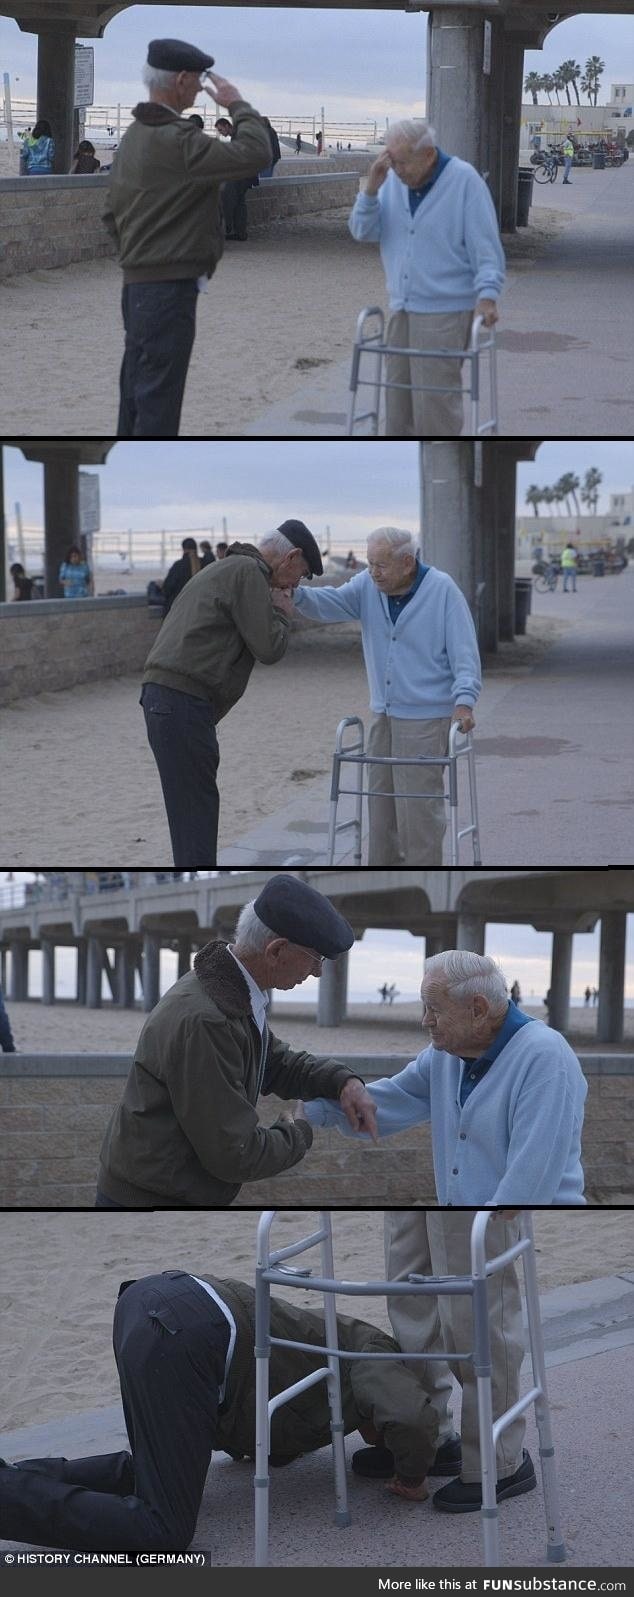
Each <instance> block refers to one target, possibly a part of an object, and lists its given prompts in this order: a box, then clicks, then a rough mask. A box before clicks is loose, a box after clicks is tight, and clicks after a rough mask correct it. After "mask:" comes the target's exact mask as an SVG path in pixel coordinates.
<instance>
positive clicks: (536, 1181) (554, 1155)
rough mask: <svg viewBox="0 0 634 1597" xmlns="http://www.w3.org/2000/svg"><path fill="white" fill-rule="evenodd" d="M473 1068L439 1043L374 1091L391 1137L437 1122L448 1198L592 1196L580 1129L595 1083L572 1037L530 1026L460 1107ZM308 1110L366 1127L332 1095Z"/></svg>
mask: <svg viewBox="0 0 634 1597" xmlns="http://www.w3.org/2000/svg"><path fill="white" fill-rule="evenodd" d="M464 1068H465V1067H464V1064H463V1061H462V1060H461V1059H457V1058H455V1057H454V1056H453V1055H452V1054H447V1053H442V1052H441V1051H440V1050H439V1049H437V1048H434V1047H430V1048H426V1049H425V1051H424V1053H422V1054H419V1056H418V1058H417V1059H414V1060H413V1061H412V1063H411V1064H409V1065H406V1067H405V1069H404V1070H401V1071H400V1072H399V1074H398V1075H396V1076H392V1077H389V1078H386V1079H385V1080H383V1081H376V1082H372V1083H371V1084H370V1085H368V1089H367V1090H368V1092H369V1093H370V1094H371V1096H372V1098H374V1101H375V1103H376V1105H377V1110H378V1115H377V1119H378V1128H379V1135H380V1136H382V1137H387V1136H390V1135H391V1134H392V1133H393V1132H396V1131H405V1130H406V1128H407V1127H408V1126H415V1125H418V1123H419V1122H420V1121H423V1120H431V1132H432V1146H433V1155H434V1172H435V1176H436V1190H437V1193H438V1202H439V1204H441V1205H446V1206H447V1207H452V1206H455V1205H459V1204H466V1205H468V1206H469V1207H471V1206H472V1205H473V1206H476V1207H488V1205H490V1204H501V1205H509V1206H512V1207H514V1208H529V1207H530V1206H531V1205H533V1204H540V1203H544V1204H573V1203H574V1204H577V1203H580V1204H582V1203H585V1198H584V1196H583V1186H584V1180H583V1170H582V1168H581V1128H582V1125H583V1112H584V1103H585V1099H586V1094H587V1091H588V1087H587V1083H586V1080H585V1077H584V1075H583V1071H582V1069H581V1066H580V1064H579V1061H578V1059H577V1057H576V1055H575V1054H573V1052H572V1049H571V1048H569V1047H568V1044H567V1042H566V1040H565V1038H564V1037H562V1036H561V1035H560V1033H559V1032H557V1031H551V1030H550V1029H549V1027H548V1026H544V1025H543V1024H542V1022H541V1021H534V1022H533V1023H532V1025H530V1026H522V1027H521V1028H520V1030H519V1031H516V1032H515V1033H514V1035H513V1036H512V1037H511V1039H510V1041H509V1042H508V1043H507V1045H506V1048H503V1050H502V1052H501V1053H500V1054H498V1057H497V1059H496V1060H494V1062H493V1064H492V1065H491V1067H490V1069H489V1070H488V1071H487V1073H486V1075H485V1076H483V1078H482V1080H481V1081H480V1082H478V1085H477V1087H475V1088H474V1091H473V1092H472V1093H471V1094H470V1096H469V1097H468V1098H467V1100H466V1103H465V1104H464V1106H463V1108H461V1107H460V1100H459V1091H460V1082H461V1079H462V1073H463V1070H464ZM304 1113H305V1118H306V1120H308V1121H309V1122H310V1124H311V1125H312V1126H336V1128H337V1130H338V1131H341V1132H342V1133H343V1135H344V1136H356V1135H358V1133H356V1132H353V1131H352V1129H351V1127H350V1125H349V1124H348V1121H347V1120H346V1117H345V1115H344V1113H343V1111H342V1110H341V1109H339V1108H338V1107H337V1105H336V1104H334V1103H331V1102H330V1101H329V1100H327V1099H325V1098H316V1099H314V1100H313V1102H311V1103H307V1104H306V1105H305V1111H304ZM364 1138H365V1140H366V1141H369V1137H368V1136H367V1134H365V1133H364Z"/></svg>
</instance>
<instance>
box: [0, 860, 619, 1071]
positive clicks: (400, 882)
mask: <svg viewBox="0 0 634 1597" xmlns="http://www.w3.org/2000/svg"><path fill="white" fill-rule="evenodd" d="M40 874H41V876H42V881H41V882H40V883H38V884H36V887H35V888H31V890H30V893H29V896H28V897H26V899H25V902H24V903H22V904H17V905H15V906H14V907H7V908H3V909H0V953H1V958H2V975H3V977H5V976H8V986H7V989H6V990H7V991H8V995H9V998H10V999H11V1001H12V1002H17V1003H19V1002H20V1001H22V1000H25V999H26V998H28V995H29V985H28V984H29V952H30V951H31V950H32V949H40V950H41V952H42V968H43V996H42V1001H43V1003H45V1004H53V1003H54V1002H55V999H56V990H55V950H56V948H57V947H60V946H65V947H72V948H75V949H76V952H77V987H76V999H77V1003H79V1004H81V1005H85V1006H86V1007H87V1008H92V1009H96V1008H99V1007H100V1006H101V1003H102V985H103V977H104V975H105V977H106V980H107V985H108V988H109V991H110V995H111V1000H112V1002H114V1003H115V1004H117V1005H119V1006H121V1007H123V1008H131V1007H133V1005H134V1002H135V985H136V977H137V975H138V976H139V978H140V983H141V990H142V1003H143V1008H144V1009H146V1010H150V1009H153V1007H154V1005H155V1004H156V1003H158V999H159V994H160V981H159V975H160V953H161V948H163V947H169V948H171V949H173V950H175V951H177V953H178V974H179V975H183V974H184V973H185V972H186V971H187V970H189V968H190V964H191V958H192V952H193V951H194V950H196V949H197V948H199V947H202V945H203V944H204V943H206V942H208V941H209V939H210V938H212V937H226V938H227V939H230V938H231V937H232V935H233V932H234V930H235V926H236V921H237V918H238V915H239V913H240V910H241V908H242V906H243V904H245V903H247V902H249V900H250V899H252V898H254V897H256V896H257V894H258V893H259V892H260V890H261V888H262V885H263V883H264V882H265V881H266V880H268V878H269V876H270V875H271V874H272V873H271V872H270V871H266V870H265V871H226V872H221V873H218V874H217V875H211V874H210V875H201V876H196V873H188V872H170V871H164V872H158V873H157V872H153V871H132V872H130V871H128V872H96V871H89V872H78V871H56V872H53V873H51V872H48V873H46V872H43V873H40ZM297 874H299V875H301V876H302V877H303V878H304V879H305V880H306V881H308V882H309V883H310V884H311V885H312V886H313V887H316V888H317V889H318V890H319V891H320V892H323V893H325V894H326V895H327V896H328V897H329V898H331V899H332V901H333V903H334V904H335V905H336V907H337V909H339V910H340V912H341V913H342V914H343V915H345V916H346V918H347V919H348V920H349V921H350V923H351V925H352V926H353V927H354V930H355V934H356V936H357V937H358V938H361V937H363V935H364V933H365V932H366V930H367V929H368V928H369V927H379V928H385V929H387V928H389V929H398V930H404V931H409V932H411V933H412V935H413V936H416V937H424V938H425V945H426V954H427V956H429V955H431V954H436V953H440V952H442V950H443V949H446V948H466V949H471V950H472V951H474V952H476V953H482V952H484V947H485V938H486V927H487V923H489V922H502V923H504V924H506V923H509V922H517V923H519V924H527V925H531V926H534V927H535V928H536V929H537V930H538V931H549V932H551V933H552V967H551V981H550V987H551V1009H550V1015H551V1022H552V1024H553V1025H554V1026H556V1027H557V1028H558V1029H559V1030H561V1031H565V1030H566V1028H567V1025H568V1017H569V1005H570V975H571V965H572V940H573V937H574V934H575V932H588V931H592V930H593V929H594V927H595V926H596V924H597V922H598V921H599V920H600V921H601V956H600V967H601V968H600V982H599V992H600V1001H599V1010H598V1037H599V1040H600V1041H603V1042H610V1043H618V1042H621V1041H622V1040H623V1008H624V981H625V936H626V914H627V911H628V910H634V870H621V869H617V870H598V871H591V872H590V871H575V870H563V871H560V870H549V871H538V870H515V871H513V870H512V871H500V870H487V869H486V868H484V869H481V870H479V871H468V870H451V871H449V870H437V871H416V870H400V871H396V870H392V871H390V870H385V871H384V870H368V871H364V872H358V871H355V870H346V869H337V870H327V869H326V870H305V871H301V872H298V873H297ZM192 876H193V879H190V878H191V877H192ZM157 877H158V879H157ZM174 877H176V878H177V879H176V880H174ZM100 878H102V880H100ZM7 955H10V961H9V962H8V961H7ZM7 964H8V969H7ZM421 974H422V973H421ZM347 981H348V956H347V955H343V956H342V958H341V959H339V960H337V961H334V962H328V963H327V964H326V965H325V966H324V968H323V971H322V974H321V977H320V982H319V1000H318V1024H319V1025H322V1026H334V1025H338V1024H339V1023H340V1021H341V1020H343V1019H344V1018H345V1015H346V1004H347ZM2 985H3V987H4V980H3V982H2Z"/></svg>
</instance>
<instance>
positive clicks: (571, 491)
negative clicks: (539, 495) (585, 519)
mask: <svg viewBox="0 0 634 1597" xmlns="http://www.w3.org/2000/svg"><path fill="white" fill-rule="evenodd" d="M558 487H559V488H560V489H561V492H562V495H563V497H564V499H565V501H566V506H567V510H568V515H569V516H571V515H572V511H571V509H570V500H571V499H573V500H574V506H575V510H576V512H577V515H579V502H578V500H577V493H576V490H577V488H578V487H579V478H578V477H575V474H574V471H566V472H564V475H563V477H560V478H559V483H558Z"/></svg>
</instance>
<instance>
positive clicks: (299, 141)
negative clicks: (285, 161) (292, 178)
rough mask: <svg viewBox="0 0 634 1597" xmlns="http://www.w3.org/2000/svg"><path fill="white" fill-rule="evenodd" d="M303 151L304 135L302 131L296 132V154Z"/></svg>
mask: <svg viewBox="0 0 634 1597" xmlns="http://www.w3.org/2000/svg"><path fill="white" fill-rule="evenodd" d="M301 153H302V135H301V133H296V135H295V154H296V155H301Z"/></svg>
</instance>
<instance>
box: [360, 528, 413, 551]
mask: <svg viewBox="0 0 634 1597" xmlns="http://www.w3.org/2000/svg"><path fill="white" fill-rule="evenodd" d="M379 542H381V543H387V544H389V547H390V549H391V551H392V554H395V555H415V554H416V541H415V538H414V534H413V532H407V531H406V529H405V527H375V530H374V532H371V533H370V534H369V537H368V548H369V547H370V544H371V543H379Z"/></svg>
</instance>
